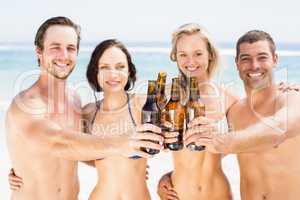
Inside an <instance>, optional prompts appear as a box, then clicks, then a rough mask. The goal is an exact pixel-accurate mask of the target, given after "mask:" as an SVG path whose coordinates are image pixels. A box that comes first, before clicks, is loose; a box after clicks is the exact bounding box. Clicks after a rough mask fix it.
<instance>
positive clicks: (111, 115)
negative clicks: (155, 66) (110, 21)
mask: <svg viewBox="0 0 300 200" xmlns="http://www.w3.org/2000/svg"><path fill="white" fill-rule="evenodd" d="M86 76H87V79H88V82H89V84H90V86H91V87H92V89H93V90H94V94H95V97H97V95H96V93H97V92H103V99H102V100H98V99H97V98H96V99H95V102H93V103H89V104H87V105H86V106H84V108H83V109H82V120H83V128H84V132H85V133H89V134H93V135H98V136H102V137H103V138H110V139H112V138H116V139H117V140H120V137H121V138H125V137H132V138H133V139H134V140H139V142H140V143H141V144H142V145H141V146H143V147H146V148H155V149H157V150H158V149H161V148H162V143H163V140H164V138H163V137H162V136H161V135H160V133H161V129H160V128H159V127H157V126H154V125H152V124H145V125H141V124H140V121H141V120H140V116H141V107H142V105H143V103H144V101H145V100H144V99H143V98H142V97H141V96H139V97H138V96H137V95H135V94H129V93H128V91H129V90H131V89H132V88H133V87H134V84H135V81H136V69H135V66H134V64H133V62H132V59H131V56H130V54H129V52H128V50H127V49H126V48H125V46H124V45H123V44H122V43H121V42H119V41H117V40H114V39H111V40H105V41H103V42H101V43H100V44H98V46H97V47H96V48H95V49H94V51H93V53H92V56H91V59H90V61H89V64H88V67H87V73H86ZM170 137H174V134H173V136H172V134H170ZM171 140H172V139H171ZM156 142H157V143H156ZM128 146H129V147H131V148H132V149H136V148H139V147H137V146H136V145H135V144H133V143H131V144H129V145H128ZM132 152H134V151H132ZM136 152H137V155H132V156H131V157H130V158H127V157H124V156H115V155H112V156H108V157H106V158H104V159H101V160H96V161H89V162H85V163H87V164H89V165H92V166H95V167H96V169H97V172H98V182H97V184H96V186H95V187H94V189H93V191H92V193H91V195H90V197H89V199H90V200H98V199H101V200H102V199H109V200H141V199H143V200H149V199H150V194H149V191H148V189H147V184H146V166H147V159H146V158H144V157H147V156H145V154H146V153H145V152H142V151H136ZM78 153H80V152H78ZM139 156H142V157H139ZM148 157H151V156H150V155H149V156H148ZM100 174H101V177H100ZM9 181H10V185H11V188H12V190H18V189H19V188H20V187H21V185H22V178H21V177H17V176H16V175H15V174H14V173H13V170H12V172H11V174H10V175H9Z"/></svg>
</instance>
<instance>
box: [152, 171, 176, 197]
mask: <svg viewBox="0 0 300 200" xmlns="http://www.w3.org/2000/svg"><path fill="white" fill-rule="evenodd" d="M157 193H158V195H159V197H160V199H161V200H179V198H178V196H177V193H176V191H175V190H174V189H173V186H172V180H171V172H170V173H167V174H165V175H164V176H162V177H161V179H160V180H159V183H158V186H157Z"/></svg>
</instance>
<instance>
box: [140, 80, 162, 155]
mask: <svg viewBox="0 0 300 200" xmlns="http://www.w3.org/2000/svg"><path fill="white" fill-rule="evenodd" d="M156 94H157V84H156V81H153V80H149V81H148V92H147V100H146V103H145V104H144V106H143V108H142V124H146V123H149V124H153V125H155V126H160V112H159V108H158V106H157V103H156ZM142 151H144V152H146V153H148V154H151V155H154V154H157V153H159V150H156V149H149V148H142Z"/></svg>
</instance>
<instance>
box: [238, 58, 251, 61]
mask: <svg viewBox="0 0 300 200" xmlns="http://www.w3.org/2000/svg"><path fill="white" fill-rule="evenodd" d="M240 60H241V61H242V62H248V61H250V58H249V57H242V58H240Z"/></svg>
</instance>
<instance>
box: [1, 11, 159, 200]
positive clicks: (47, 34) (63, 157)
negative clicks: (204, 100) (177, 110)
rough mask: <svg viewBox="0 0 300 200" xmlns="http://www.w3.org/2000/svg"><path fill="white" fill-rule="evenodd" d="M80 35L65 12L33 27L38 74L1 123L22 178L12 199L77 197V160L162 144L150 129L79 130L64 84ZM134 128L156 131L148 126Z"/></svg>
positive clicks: (75, 103) (74, 100)
mask: <svg viewBox="0 0 300 200" xmlns="http://www.w3.org/2000/svg"><path fill="white" fill-rule="evenodd" d="M79 40H80V33H79V28H78V26H77V25H76V24H74V23H73V22H72V21H71V20H70V19H68V18H66V17H54V18H50V19H48V20H47V21H45V22H44V23H43V24H42V25H41V26H40V28H39V30H38V31H37V34H36V38H35V46H36V55H37V57H38V63H39V66H40V76H39V79H38V80H37V81H36V82H35V83H34V84H33V85H32V86H31V87H30V88H28V89H26V90H24V91H22V92H20V93H19V94H18V95H17V96H16V97H15V98H14V99H13V102H12V103H11V105H10V107H9V109H8V111H7V115H6V122H5V125H6V131H7V146H8V150H9V155H10V158H11V161H12V166H13V167H14V171H15V173H16V175H17V176H19V177H22V179H23V182H24V184H23V185H22V187H21V188H20V189H19V190H15V191H13V192H12V198H11V199H13V200H41V199H42V200H76V199H77V196H78V192H79V183H78V175H77V160H82V161H88V160H96V159H101V158H104V157H107V156H116V155H122V156H125V157H130V156H133V155H138V156H141V157H150V156H149V155H147V154H146V153H144V152H142V151H141V150H140V148H141V147H147V148H154V149H160V148H161V146H160V145H159V144H155V143H154V142H147V141H141V140H142V139H150V140H152V141H158V142H160V143H162V142H163V138H162V137H161V136H158V135H157V134H154V133H147V134H144V133H136V134H133V135H134V136H132V137H128V138H127V137H122V138H103V137H100V136H98V137H97V136H93V135H87V134H82V132H81V124H80V123H81V102H80V98H79V97H78V96H77V95H76V94H75V93H74V92H71V91H69V90H68V89H67V87H66V83H67V82H66V80H67V77H68V76H69V75H70V73H71V72H72V70H73V69H74V67H75V64H76V58H77V53H78V48H79ZM138 128H139V129H140V130H141V131H143V130H147V129H148V130H150V131H154V132H157V130H156V131H155V129H154V128H153V127H152V128H151V126H148V127H145V128H144V127H143V126H141V127H138ZM150 137H151V138H150ZM139 139H141V140H139Z"/></svg>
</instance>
